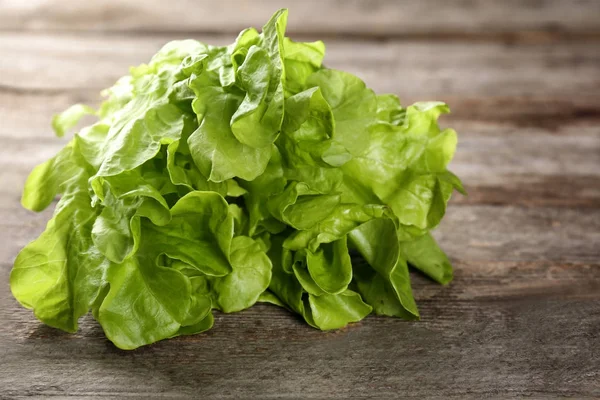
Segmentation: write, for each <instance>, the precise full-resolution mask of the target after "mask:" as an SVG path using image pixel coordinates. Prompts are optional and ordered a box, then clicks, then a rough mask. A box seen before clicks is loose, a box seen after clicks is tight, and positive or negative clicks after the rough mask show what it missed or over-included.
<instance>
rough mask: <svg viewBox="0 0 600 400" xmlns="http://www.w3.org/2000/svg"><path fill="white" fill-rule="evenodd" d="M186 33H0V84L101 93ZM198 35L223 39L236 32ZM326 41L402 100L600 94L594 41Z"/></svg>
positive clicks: (330, 59)
mask: <svg viewBox="0 0 600 400" xmlns="http://www.w3.org/2000/svg"><path fill="white" fill-rule="evenodd" d="M189 37H190V35H189V34H179V35H159V36H156V35H153V36H149V37H146V36H142V37H121V36H118V35H115V36H108V37H105V36H98V35H90V36H80V35H72V34H44V35H36V34H32V33H0V53H1V54H2V55H3V57H2V59H0V71H1V72H2V73H1V74H0V89H1V91H2V92H3V93H4V92H6V93H9V94H19V93H22V92H25V93H27V92H32V91H43V92H45V93H48V92H49V94H53V93H54V94H56V93H57V92H58V93H62V92H63V91H69V90H83V89H86V90H90V91H96V92H99V91H100V90H101V89H103V88H105V87H107V86H110V85H111V84H113V83H114V81H115V80H116V79H117V78H119V77H120V76H122V75H124V74H126V73H127V70H128V68H129V66H131V65H138V64H141V63H144V62H148V61H149V60H150V57H151V56H152V55H153V54H154V53H156V51H158V49H159V48H160V47H161V46H162V45H163V44H164V43H166V42H168V41H169V40H173V39H185V38H189ZM196 38H197V39H198V40H201V41H206V42H208V43H217V44H226V43H231V42H232V41H233V40H234V39H235V35H219V36H214V35H198V36H197V37H196ZM326 44H327V53H326V58H325V63H326V65H327V66H329V67H331V68H336V69H341V70H345V71H349V72H352V73H355V74H357V75H358V76H360V77H361V78H362V79H363V80H365V82H366V83H367V84H368V85H369V86H371V87H372V88H373V89H374V90H375V91H376V92H391V93H397V94H399V95H400V96H401V97H402V98H403V99H406V100H415V98H417V97H418V98H420V99H431V98H434V97H435V98H437V97H439V96H442V98H441V99H442V100H445V99H446V98H450V99H452V98H453V97H457V96H460V97H461V98H463V99H469V98H471V99H473V100H472V105H473V106H476V104H475V103H476V102H477V101H480V99H481V97H483V96H492V97H495V98H500V99H499V100H497V102H498V103H497V104H496V105H497V106H498V108H499V109H501V108H502V107H503V106H504V103H510V101H511V100H512V99H511V98H509V99H507V98H506V97H507V96H511V97H515V96H516V97H522V98H523V99H522V100H523V102H524V103H525V102H526V100H527V97H533V98H536V96H540V95H544V96H545V97H546V98H547V102H549V103H551V101H552V100H554V101H558V100H560V99H564V98H565V97H566V98H567V99H568V98H569V96H570V95H575V94H578V95H579V96H582V99H581V102H582V103H583V102H585V101H588V100H595V101H597V100H598V88H599V87H600V68H598V65H599V64H600V49H599V46H598V45H597V43H595V42H581V43H552V44H542V45H529V44H501V43H494V44H491V43H471V44H465V43H462V42H448V43H446V42H420V41H399V40H390V41H385V42H374V41H361V40H335V39H332V40H327V41H326ZM34 93H35V92H34ZM96 95H97V94H95V96H96ZM588 98H589V99H588ZM502 100H503V102H502ZM499 111H501V110H499Z"/></svg>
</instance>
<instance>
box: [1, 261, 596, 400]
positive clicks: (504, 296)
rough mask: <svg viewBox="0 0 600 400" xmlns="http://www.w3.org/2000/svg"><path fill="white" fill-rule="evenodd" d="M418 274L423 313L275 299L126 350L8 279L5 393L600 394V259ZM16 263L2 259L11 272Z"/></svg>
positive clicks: (88, 322) (461, 265)
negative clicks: (74, 326)
mask: <svg viewBox="0 0 600 400" xmlns="http://www.w3.org/2000/svg"><path fill="white" fill-rule="evenodd" d="M456 267H457V273H456V279H455V281H454V283H453V284H451V285H450V286H448V287H442V286H438V285H434V284H432V283H431V282H428V281H426V280H425V279H423V278H421V277H420V276H413V280H414V289H415V293H416V296H417V299H418V303H419V305H420V310H421V314H422V320H421V321H420V322H404V321H401V320H397V319H391V318H379V317H369V318H367V319H365V320H364V321H363V322H362V323H360V324H356V325H352V326H350V327H349V328H347V329H344V330H341V331H337V332H319V331H316V330H314V329H312V328H310V327H308V326H307V325H306V324H305V323H304V322H301V321H299V320H298V319H297V318H295V317H293V316H291V315H290V314H289V313H288V312H287V311H284V310H281V309H277V308H275V307H274V306H269V305H260V306H255V307H253V308H251V309H250V310H246V311H244V312H241V313H236V314H231V315H221V314H218V315H217V318H216V323H215V328H214V329H213V330H211V331H209V332H207V333H205V334H201V335H196V336H191V337H186V338H178V339H173V340H168V341H164V342H160V343H158V344H155V345H152V346H149V347H146V348H143V349H140V350H137V351H133V352H122V351H118V350H117V349H115V348H114V347H113V346H112V345H111V344H110V343H109V342H108V341H107V340H106V339H105V338H104V336H103V333H102V331H101V329H100V328H99V326H98V325H97V324H96V323H95V322H94V321H93V320H92V319H91V318H84V319H83V321H82V326H81V330H80V332H79V333H78V334H76V335H69V334H65V333H61V332H59V331H56V330H54V329H52V328H48V327H45V326H42V325H41V324H39V323H38V322H37V321H35V320H34V319H33V317H32V316H31V314H30V312H28V311H26V310H23V309H21V308H20V307H18V306H17V305H16V304H15V301H14V300H13V299H12V298H10V295H9V293H8V288H7V287H6V285H3V286H0V318H1V319H2V321H3V323H2V325H0V352H1V355H2V363H0V398H11V399H13V398H25V397H28V398H29V397H30V396H52V397H53V398H54V397H55V396H56V397H58V398H61V397H62V396H65V397H66V396H67V395H70V396H75V397H77V398H96V397H105V398H124V397H127V398H130V397H131V398H139V399H143V398H186V397H189V396H193V397H197V396H201V397H203V398H215V399H227V398H246V399H256V398H261V399H269V398H309V399H321V398H339V399H359V398H376V399H388V398H419V399H421V398H461V399H462V398H468V399H480V398H484V397H493V398H523V397H533V398H555V397H558V396H568V397H572V398H578V399H579V398H581V399H583V398H597V396H599V395H600V383H599V382H600V381H599V380H598V379H597V378H598V375H597V374H598V370H599V369H600V361H599V359H598V357H597V354H596V351H597V348H598V346H599V345H600V339H599V336H598V328H599V323H600V308H599V307H598V302H599V301H600V297H599V293H600V290H599V289H600V265H598V264H568V263H566V264H565V263H552V262H528V263H518V262H515V263H512V262H462V261H461V262H457V263H456ZM7 273H8V269H7V268H6V267H3V268H1V269H0V280H2V281H3V282H6V280H7Z"/></svg>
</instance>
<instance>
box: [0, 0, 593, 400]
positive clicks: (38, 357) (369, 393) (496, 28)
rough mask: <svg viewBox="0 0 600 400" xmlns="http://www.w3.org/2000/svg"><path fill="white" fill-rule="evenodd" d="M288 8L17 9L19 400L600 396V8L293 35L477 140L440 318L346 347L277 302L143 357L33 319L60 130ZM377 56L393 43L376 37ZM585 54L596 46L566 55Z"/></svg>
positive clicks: (14, 173)
mask: <svg viewBox="0 0 600 400" xmlns="http://www.w3.org/2000/svg"><path fill="white" fill-rule="evenodd" d="M287 3H288V4H289V2H287ZM317 3H318V4H317ZM281 4H282V2H278V1H275V0H268V1H261V2H247V1H241V0H237V1H235V0H225V1H220V2H209V1H184V0H173V1H170V2H158V1H155V0H149V1H146V2H137V1H133V0H126V1H119V2H116V1H114V0H108V1H105V2H102V3H98V4H96V3H95V2H76V1H73V0H63V1H52V0H48V1H27V2H18V1H1V0H0V30H2V31H3V32H1V33H0V54H1V55H2V56H0V139H1V140H2V143H3V145H2V147H1V148H0V154H1V157H0V239H2V240H0V399H4V398H7V399H22V398H45V397H50V396H51V397H53V398H56V399H62V398H65V399H66V398H83V399H91V398H111V399H112V398H139V399H147V398H190V397H202V398H217V399H219V398H221V399H225V398H249V399H257V398H260V399H270V398H313V399H320V398H339V399H357V398H374V399H388V398H400V397H402V398H418V399H422V398H444V399H445V398H457V399H458V398H460V399H465V398H466V399H480V398H523V397H531V398H557V397H570V398H578V399H580V398H581V399H585V398H590V399H592V398H599V397H600V379H599V378H600V375H599V371H600V357H598V351H597V349H598V348H600V247H599V246H598V243H600V179H599V178H600V170H599V169H598V166H599V165H600V130H599V129H600V128H599V126H600V124H599V123H600V95H598V93H600V68H599V66H600V47H599V46H598V43H597V38H598V37H599V36H600V19H599V18H598V17H597V15H599V13H600V3H598V2H596V1H593V0H576V1H569V2H565V1H560V0H541V1H540V0H528V1H517V0H508V1H502V2H499V1H492V0H469V1H467V0H460V1H457V2H440V1H436V0H424V1H418V2H414V1H413V2H408V1H406V2H405V1H395V0H373V1H368V2H367V1H341V0H326V1H321V2H316V1H315V0H309V1H303V2H295V3H294V4H293V5H291V6H290V7H291V14H290V17H291V18H290V26H291V29H292V31H293V32H296V33H299V34H303V35H309V36H317V37H318V36H320V35H324V36H326V37H328V38H329V40H327V43H328V55H327V59H326V61H327V65H328V66H330V67H334V68H339V69H344V70H349V71H351V72H354V73H357V74H358V75H359V76H361V77H362V78H363V79H364V80H365V81H366V82H367V83H368V84H369V85H370V86H372V87H373V88H374V89H375V90H376V91H378V92H393V93H397V94H399V95H400V96H401V98H403V100H404V101H405V102H412V101H415V100H418V99H439V100H444V101H447V102H448V103H449V104H450V105H451V108H452V110H453V114H452V115H451V116H450V117H444V122H443V124H444V125H446V126H453V127H455V128H456V129H457V130H458V131H459V134H460V136H459V138H460V139H459V149H458V152H457V155H456V159H455V160H454V161H453V163H452V169H453V170H454V171H455V172H457V174H458V175H460V176H461V177H462V178H463V180H464V181H465V184H466V186H467V189H468V190H469V192H470V196H469V197H467V198H463V197H461V196H458V195H457V196H455V198H454V199H453V200H452V203H453V204H451V206H450V207H449V209H448V213H447V216H446V218H445V220H444V221H443V223H442V224H441V226H440V228H439V229H438V230H437V232H436V233H435V235H436V237H437V238H438V240H439V242H440V244H441V246H442V247H443V248H444V249H445V250H446V251H447V253H448V254H449V256H450V257H451V258H452V260H453V262H454V265H455V268H456V273H455V280H454V282H453V283H452V284H450V285H449V286H447V287H443V286H439V285H436V284H434V283H432V282H431V281H429V280H428V279H425V278H424V277H422V276H421V275H417V274H413V276H412V279H413V289H414V292H415V296H416V298H417V302H418V304H419V307H420V311H421V315H422V320H421V321H419V322H404V321H401V320H397V319H391V318H379V317H369V318H367V319H365V320H364V321H363V322H361V323H360V324H355V325H352V326H350V327H349V328H347V329H344V330H341V331H337V332H326V333H324V332H319V331H316V330H313V329H311V328H309V327H308V326H307V325H306V324H305V323H304V322H302V321H300V320H299V319H298V318H296V317H294V316H292V315H291V314H289V313H288V312H286V311H284V310H281V309H278V308H275V307H274V306H267V305H259V306H255V307H253V308H251V309H250V310H246V311H244V312H241V313H236V314H232V315H222V314H217V318H216V326H215V328H214V329H213V330H211V331H209V332H207V333H205V334H201V335H196V336H191V337H186V338H177V339H173V340H168V341H164V342H161V343H158V344H155V345H152V346H149V347H146V348H142V349H139V350H137V351H133V352H122V351H119V350H117V349H115V347H114V346H112V345H111V344H110V343H109V342H108V341H107V340H106V339H105V338H104V335H103V333H102V330H101V329H100V327H99V326H98V325H97V324H96V323H95V322H94V321H93V320H92V319H91V318H90V317H86V318H84V319H83V321H82V324H81V330H80V332H79V333H77V334H75V335H68V334H64V333H61V332H59V331H56V330H54V329H51V328H48V327H45V326H43V325H41V324H40V323H38V322H37V321H36V320H35V318H34V317H33V316H32V314H31V312H30V311H28V310H25V309H23V308H22V307H20V306H19V305H18V304H17V303H16V301H15V300H14V299H13V298H12V296H11V295H10V289H9V286H8V274H9V271H10V267H11V264H12V261H13V260H14V257H15V255H16V254H17V252H18V251H19V249H20V248H21V247H22V246H24V245H25V244H26V243H27V242H28V241H30V240H32V239H34V238H35V237H36V236H37V235H38V234H39V233H40V232H41V231H42V230H43V229H44V225H45V223H46V221H47V220H48V218H49V217H50V215H51V213H52V210H51V209H48V210H46V211H44V212H43V213H41V214H35V213H31V212H28V211H25V210H23V209H21V208H20V206H19V194H20V190H21V187H22V184H23V182H24V179H25V176H26V174H27V173H28V172H29V170H30V168H31V167H32V166H33V165H34V164H36V163H37V162H40V161H42V160H44V159H46V158H47V157H49V156H51V155H52V154H53V153H54V152H55V151H56V150H57V149H58V148H59V146H60V145H61V141H60V140H55V139H52V138H51V136H50V135H51V133H50V129H49V122H50V118H51V115H52V114H53V113H55V112H58V111H61V110H62V109H64V108H66V107H67V106H69V105H70V104H72V103H75V102H86V103H90V104H95V103H97V101H98V99H99V98H98V92H99V90H100V89H102V88H104V87H106V86H108V85H110V84H111V83H112V82H113V81H114V80H115V79H116V78H118V77H119V76H121V75H122V74H124V73H125V72H126V71H127V67H128V66H129V65H135V64H139V63H141V62H144V61H147V60H148V59H149V57H150V56H151V55H152V54H153V53H154V52H155V51H156V50H157V49H158V48H159V47H160V45H161V44H163V43H164V42H166V41H167V40H170V39H175V38H187V37H197V38H199V39H201V40H206V41H209V42H211V43H228V42H231V41H232V40H233V38H234V36H235V35H234V32H235V31H237V30H239V29H240V28H242V27H245V26H246V25H251V24H253V25H260V24H261V23H263V22H264V21H265V20H266V18H267V17H268V15H269V14H270V13H271V12H272V11H274V10H275V9H276V8H278V7H280V5H281ZM190 10H193V11H194V12H192V11H190ZM315 10H318V11H317V12H315ZM208 14H210V16H211V17H210V18H207V15H208ZM26 30H41V31H44V32H45V33H43V34H33V33H26V32H24V31H26ZM48 30H57V31H82V30H85V31H89V30H91V31H96V32H98V31H111V32H113V33H111V34H110V35H108V36H101V35H99V34H98V33H85V34H83V35H82V34H81V33H73V32H62V33H59V32H55V33H47V32H48ZM10 31H12V32H10ZM17 31H18V32H17ZM157 31H160V32H162V33H155V32H157ZM115 32H116V33H115ZM193 32H198V34H194V33H193ZM137 33H142V35H141V36H137V35H136V34H137ZM223 33H226V34H223ZM338 35H340V36H341V35H343V36H345V37H346V38H345V39H344V40H341V39H340V38H339V37H338V38H336V37H337V36H338ZM350 36H351V37H354V39H352V40H351V39H348V38H347V37H350ZM392 36H395V37H400V36H402V40H397V39H389V38H390V37H392ZM366 37H370V38H371V39H373V38H375V37H378V38H388V39H386V40H384V41H374V40H364V39H360V40H358V39H359V38H366ZM407 38H412V39H411V40H406V39H407ZM417 38H418V39H419V40H415V39H417ZM423 38H435V39H436V40H435V41H422V40H421V39H423ZM448 38H451V39H454V41H448V40H446V39H448ZM576 38H580V39H581V38H587V39H586V40H584V41H573V42H571V43H566V42H564V40H565V39H566V40H574V39H576ZM456 39H461V40H456ZM480 39H483V41H480ZM489 39H493V40H491V41H490V40H489ZM498 39H501V40H498ZM504 39H510V40H508V41H506V42H505V41H503V40H504ZM513 39H525V40H517V41H513ZM553 39H560V40H563V41H562V42H557V43H554V42H551V41H552V40H553ZM486 41H487V42H486Z"/></svg>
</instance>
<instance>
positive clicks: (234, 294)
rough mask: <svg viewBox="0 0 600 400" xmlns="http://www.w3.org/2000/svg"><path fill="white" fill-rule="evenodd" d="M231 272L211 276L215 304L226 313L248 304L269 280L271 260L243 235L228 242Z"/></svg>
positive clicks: (254, 300) (243, 307)
mask: <svg viewBox="0 0 600 400" xmlns="http://www.w3.org/2000/svg"><path fill="white" fill-rule="evenodd" d="M231 267H232V271H231V273H229V274H227V275H225V276H223V277H219V278H213V279H211V282H212V290H213V291H214V292H215V300H216V305H217V307H218V308H219V309H221V310H222V311H224V312H226V313H230V312H235V311H240V310H243V309H246V308H248V307H250V306H252V305H253V304H254V303H256V301H257V300H258V297H259V296H260V295H261V294H262V293H263V292H264V291H265V290H266V289H267V287H268V286H269V282H270V281H271V261H270V260H269V258H268V257H267V255H266V254H265V252H264V251H263V250H262V248H261V247H260V245H259V244H258V243H257V242H255V241H254V240H252V239H251V238H249V237H247V236H237V237H235V238H234V239H233V241H232V242H231Z"/></svg>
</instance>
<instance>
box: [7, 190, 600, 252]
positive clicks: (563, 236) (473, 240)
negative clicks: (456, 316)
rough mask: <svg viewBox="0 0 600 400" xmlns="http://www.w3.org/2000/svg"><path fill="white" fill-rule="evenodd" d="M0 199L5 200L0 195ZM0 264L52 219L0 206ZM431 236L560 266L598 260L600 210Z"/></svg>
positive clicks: (532, 212)
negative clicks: (0, 237) (1, 237)
mask: <svg viewBox="0 0 600 400" xmlns="http://www.w3.org/2000/svg"><path fill="white" fill-rule="evenodd" d="M3 197H4V196H3ZM0 214H1V215H2V216H3V217H2V221H0V228H1V229H2V231H3V232H4V234H5V235H6V237H7V238H10V240H6V241H3V242H2V243H1V244H0V263H3V264H10V263H12V261H13V260H14V257H15V256H16V254H17V252H18V251H19V250H20V249H21V248H22V247H23V246H25V245H26V244H27V243H28V242H29V241H31V240H33V239H35V238H36V237H37V236H38V235H39V234H40V233H41V232H42V231H43V230H44V228H45V226H46V222H47V221H48V219H49V218H50V216H51V214H52V210H51V209H48V210H46V211H44V212H43V213H40V214H36V213H33V212H31V211H27V210H24V209H21V208H20V207H15V205H14V203H10V204H8V206H6V205H2V207H1V208H0ZM435 235H436V237H437V238H438V240H439V241H440V245H441V246H442V248H443V249H444V250H445V251H446V252H447V253H448V255H449V256H450V257H452V258H453V259H456V260H464V261H472V262H479V261H560V262H585V263H595V262H598V260H599V259H600V248H599V247H598V243H600V209H597V208H595V209H576V208H553V207H533V208H523V207H514V206H505V207H496V206H488V205H458V204H455V205H452V206H451V207H448V210H447V213H446V216H445V218H444V220H443V221H442V223H441V224H440V226H439V228H438V229H437V230H436V231H435Z"/></svg>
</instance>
